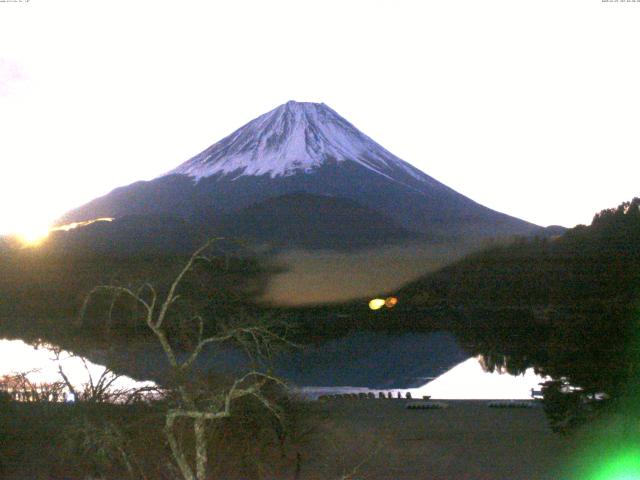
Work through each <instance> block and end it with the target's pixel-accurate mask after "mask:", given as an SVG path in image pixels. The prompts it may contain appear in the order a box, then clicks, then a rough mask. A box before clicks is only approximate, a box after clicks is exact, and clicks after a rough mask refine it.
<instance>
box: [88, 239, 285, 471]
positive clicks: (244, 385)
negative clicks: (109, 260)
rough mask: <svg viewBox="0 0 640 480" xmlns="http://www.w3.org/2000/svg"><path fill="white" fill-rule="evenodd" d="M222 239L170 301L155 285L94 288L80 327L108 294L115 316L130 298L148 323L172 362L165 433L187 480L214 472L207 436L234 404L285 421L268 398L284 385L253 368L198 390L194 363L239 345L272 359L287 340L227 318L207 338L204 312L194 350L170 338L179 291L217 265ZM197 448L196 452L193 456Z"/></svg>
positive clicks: (202, 253)
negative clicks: (188, 431)
mask: <svg viewBox="0 0 640 480" xmlns="http://www.w3.org/2000/svg"><path fill="white" fill-rule="evenodd" d="M216 240H219V239H212V240H209V241H208V242H207V243H205V244H204V245H203V246H202V247H200V248H199V249H198V250H196V251H195V252H194V253H193V255H191V257H190V258H189V260H188V261H187V262H186V264H185V265H184V266H183V268H182V269H181V270H180V271H179V273H178V274H177V276H176V277H175V278H174V280H173V282H172V283H171V285H170V287H169V289H168V292H167V294H166V296H164V298H163V299H160V298H159V294H158V292H157V291H156V289H155V288H154V286H153V285H152V284H150V283H145V284H143V285H142V286H141V287H140V288H138V289H137V290H133V289H131V288H128V287H122V286H113V285H99V286H96V287H94V288H93V289H92V290H91V292H90V293H89V294H88V295H87V297H86V298H85V301H84V303H83V306H82V309H81V312H80V316H79V322H80V325H82V321H83V318H84V316H85V312H86V310H87V307H88V305H89V302H90V301H91V298H92V297H93V296H94V295H95V294H98V293H101V292H104V293H108V294H111V295H113V298H112V302H111V306H110V313H112V312H113V305H114V302H115V300H116V298H117V297H120V296H125V297H129V298H130V299H131V300H132V301H133V302H134V303H135V304H137V305H139V306H140V307H141V309H142V311H143V318H144V322H145V323H146V325H147V327H148V328H149V330H150V331H151V332H152V333H153V335H154V336H155V338H156V339H157V341H158V342H159V344H160V345H161V347H162V350H163V352H164V355H165V357H166V359H167V361H168V362H169V365H170V367H171V370H172V373H173V376H172V379H173V385H172V387H173V388H172V389H171V391H170V397H171V398H172V400H173V402H172V403H173V404H172V405H171V406H170V407H169V408H168V409H167V411H166V413H165V427H164V432H165V435H166V438H167V441H168V444H169V447H170V449H171V453H172V455H173V459H174V461H175V463H176V465H177V467H178V469H179V471H180V474H181V475H182V477H183V478H184V479H185V480H204V479H205V478H206V477H207V471H208V463H209V459H208V453H207V452H208V448H207V447H208V441H207V431H208V428H209V427H210V425H211V424H212V422H215V421H219V420H221V419H224V418H227V417H229V416H231V410H232V405H233V404H234V402H236V401H238V400H239V399H242V398H247V397H252V398H255V399H257V400H258V401H260V402H261V403H262V405H263V406H264V407H265V408H267V409H268V410H269V411H270V412H271V413H272V414H273V415H275V416H276V417H278V418H280V415H281V412H280V409H279V407H278V405H277V404H276V403H275V402H274V401H272V400H271V399H270V398H269V397H268V396H267V395H265V393H264V389H265V387H266V386H267V385H273V384H276V385H283V384H282V382H281V381H280V380H279V379H278V378H276V377H275V376H273V375H271V374H270V373H266V372H264V371H261V370H259V369H257V368H256V369H252V370H251V371H249V372H247V373H245V374H244V375H243V376H241V377H239V378H236V379H235V380H234V381H232V382H230V383H229V385H226V386H223V387H220V388H216V389H213V390H211V389H209V391H208V390H207V389H206V388H202V385H195V384H194V382H193V378H195V377H197V375H196V372H195V369H194V364H195V363H196V360H197V359H198V357H199V355H200V354H201V353H202V351H203V349H204V348H205V347H206V346H207V345H211V344H218V345H219V344H222V343H223V342H227V341H231V340H236V341H238V342H240V343H241V344H242V345H243V346H244V347H245V349H246V351H247V352H251V353H252V354H257V355H258V356H263V355H267V356H268V354H269V352H270V351H271V346H272V345H273V344H274V343H275V342H279V341H285V339H284V338H283V336H281V335H278V334H276V333H274V331H273V330H272V329H271V328H269V326H268V325H265V324H263V322H259V321H255V322H254V323H253V324H251V325H247V322H246V321H243V322H240V323H236V324H227V323H226V322H225V321H224V319H220V321H219V322H217V323H218V324H217V330H216V332H215V334H213V335H208V336H206V335H205V322H204V319H203V317H202V315H201V314H200V313H198V312H195V313H190V314H189V316H190V318H189V322H188V324H189V325H193V326H194V332H193V337H194V339H193V342H191V343H192V346H191V348H190V350H189V351H187V352H186V354H185V353H183V352H181V351H179V350H178V349H177V348H176V347H175V346H174V345H173V344H172V341H171V339H170V336H169V335H168V333H167V323H168V321H167V319H168V318H169V312H170V311H171V309H172V307H175V306H176V303H177V302H178V300H179V299H180V298H181V295H180V294H179V293H178V290H179V287H180V285H181V283H182V282H183V280H184V279H185V277H186V276H187V275H188V273H189V272H190V271H191V270H192V269H193V268H194V266H195V265H196V263H199V262H205V263H209V262H211V257H209V256H207V255H206V251H207V250H208V249H209V248H210V247H211V245H212V243H213V242H215V241H216ZM178 422H188V423H190V424H191V426H192V428H193V438H194V442H193V446H192V447H188V445H191V443H190V442H184V441H181V437H180V436H179V435H178V432H177V428H178V425H177V424H178ZM190 449H193V451H189V450H190Z"/></svg>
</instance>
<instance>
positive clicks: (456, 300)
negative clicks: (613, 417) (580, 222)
mask: <svg viewBox="0 0 640 480" xmlns="http://www.w3.org/2000/svg"><path fill="white" fill-rule="evenodd" d="M401 294H402V295H403V298H406V299H407V301H409V302H411V304H412V305H413V306H414V307H416V308H424V309H426V310H428V309H429V308H437V307H439V308H445V309H449V310H450V315H449V318H450V320H451V328H452V329H453V330H454V331H455V332H456V334H457V336H458V338H459V339H460V341H461V342H462V343H463V346H464V347H465V348H466V349H468V351H469V352H470V353H473V354H481V355H483V356H484V359H485V361H486V364H487V366H488V367H489V368H491V369H495V368H501V369H502V368H503V369H506V370H507V371H509V372H513V373H518V372H522V371H523V370H525V369H526V368H528V367H534V368H535V369H536V371H537V372H538V373H541V374H542V375H549V376H551V377H552V378H553V379H554V380H553V381H550V382H548V383H547V384H546V386H545V388H544V396H545V402H546V405H547V411H548V414H549V418H550V420H551V421H552V423H553V425H554V427H555V428H557V429H559V430H566V429H567V428H571V427H573V426H575V425H577V424H580V423H581V422H583V421H584V420H586V419H588V418H591V417H592V416H593V415H594V414H596V413H597V412H598V411H599V410H602V409H605V408H606V407H620V403H621V402H626V401H627V400H626V399H630V398H637V395H638V393H640V392H639V391H638V386H639V382H640V376H639V374H640V370H639V368H640V199H639V198H635V199H633V200H632V201H630V202H625V203H623V204H621V205H620V206H618V207H617V208H612V209H608V210H603V211H602V212H600V213H598V214H597V215H595V217H594V219H593V222H592V224H591V225H590V226H588V227H587V226H578V227H576V228H573V229H571V230H569V231H567V232H566V233H565V234H564V235H562V236H560V237H558V238H555V239H544V238H543V239H530V240H525V239H522V240H521V241H519V242H516V243H515V244H512V245H508V246H496V247H494V248H490V249H488V250H485V251H482V252H480V253H477V254H474V255H471V256H469V257H467V258H466V259H464V260H462V261H460V262H458V263H455V264H453V265H451V266H449V267H447V268H444V269H442V270H441V271H439V272H437V273H436V274H433V275H431V276H429V277H427V278H425V279H423V280H422V281H420V282H416V283H414V284H412V285H410V286H408V287H406V288H405V289H404V291H403V292H401Z"/></svg>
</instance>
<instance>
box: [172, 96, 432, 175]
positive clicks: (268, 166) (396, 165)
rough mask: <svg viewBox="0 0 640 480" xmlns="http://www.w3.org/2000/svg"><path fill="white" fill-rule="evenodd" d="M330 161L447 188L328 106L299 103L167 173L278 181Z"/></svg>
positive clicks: (283, 107) (281, 108) (258, 120)
mask: <svg viewBox="0 0 640 480" xmlns="http://www.w3.org/2000/svg"><path fill="white" fill-rule="evenodd" d="M327 161H335V162H344V161H353V162H356V163H358V164H360V165H362V166H364V167H366V168H367V169H369V170H371V171H373V172H375V173H377V174H379V175H382V176H384V177H387V178H389V179H391V180H394V181H399V182H401V183H402V180H401V179H399V178H398V172H399V171H400V172H402V173H404V174H408V175H410V176H411V177H413V178H414V179H415V180H418V181H420V182H422V183H424V184H426V185H429V186H431V187H434V186H442V185H441V184H440V183H439V182H437V181H435V180H434V179H432V178H431V177H429V176H428V175H426V174H424V173H422V172H421V171H420V170H418V169H416V168H414V167H412V166H411V165H410V164H408V163H407V162H405V161H403V160H401V159H399V158H398V157H396V156H395V155H393V154H392V153H390V152H389V151H387V150H385V149H384V148H383V147H382V146H380V145H378V144H377V143H376V142H374V141H373V140H372V139H371V138H369V137H368V136H366V135H365V134H363V133H362V132H360V131H359V130H358V129H357V128H355V127H354V126H353V125H352V124H351V123H349V122H348V121H347V120H345V119H344V118H342V117H341V116H340V115H338V114H337V113H336V112H335V111H333V110H332V109H331V108H329V107H328V106H326V105H325V104H324V103H308V102H304V103H302V102H294V101H290V102H287V103H286V104H284V105H280V106H279V107H277V108H275V109H274V110H272V111H270V112H268V113H265V114H264V115H261V116H260V117H258V118H256V119H255V120H252V121H251V122H249V123H247V124H246V125H245V126H243V127H241V128H239V129H238V130H236V131H235V132H233V133H232V134H231V135H229V136H227V137H226V138H224V139H222V140H221V141H219V142H218V143H216V144H214V145H212V146H211V147H209V148H207V149H206V150H204V151H203V152H202V153H200V154H198V155H196V156H195V157H193V158H191V159H190V160H188V161H187V162H185V163H183V164H182V165H180V166H179V167H177V168H176V169H174V170H172V171H170V172H169V173H168V174H182V175H188V176H191V177H194V178H196V179H200V178H204V177H210V176H212V175H216V174H220V173H222V174H223V175H227V174H233V175H234V176H236V177H237V176H243V175H269V176H270V177H271V178H275V177H279V176H289V175H294V174H296V173H302V172H305V173H310V172H312V171H313V170H314V169H316V168H318V167H320V166H321V165H322V164H324V163H325V162H327Z"/></svg>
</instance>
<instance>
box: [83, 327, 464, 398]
mask: <svg viewBox="0 0 640 480" xmlns="http://www.w3.org/2000/svg"><path fill="white" fill-rule="evenodd" d="M141 348H142V349H143V350H144V351H141ZM116 351H117V353H115V352H116ZM111 355H115V356H112V357H111V360H109V364H111V365H113V366H114V367H115V368H117V369H118V370H121V371H124V372H126V373H128V374H130V375H135V376H137V377H138V378H151V379H154V380H158V381H160V382H161V381H162V378H163V376H164V374H165V373H164V372H166V370H167V368H168V367H167V363H166V359H165V358H164V354H163V352H162V351H161V350H160V348H159V347H158V346H157V345H155V344H149V345H147V346H145V347H138V348H135V349H129V350H128V349H127V348H126V347H121V348H120V349H118V350H113V351H112V353H111ZM94 356H95V357H100V355H94ZM468 357H469V354H468V353H466V352H465V351H464V350H462V349H461V348H460V347H459V346H458V344H457V342H456V340H455V337H454V336H453V335H451V334H448V333H430V334H424V333H420V334H404V335H388V334H383V333H373V332H360V333H353V334H350V335H347V336H345V337H343V338H341V339H338V340H332V341H329V342H325V343H322V344H320V345H318V346H306V347H303V348H301V349H299V350H292V351H288V352H284V353H281V354H280V355H279V356H278V357H277V359H276V361H275V372H276V374H277V375H279V376H281V377H283V378H284V379H285V380H287V381H288V382H290V383H292V384H293V385H297V386H306V385H314V386H343V385H350V386H358V387H369V388H381V389H382V388H412V387H418V386H421V385H424V384H425V383H427V382H428V381H429V380H430V379H432V378H434V377H437V376H439V375H441V374H442V373H444V372H446V371H447V370H449V369H450V368H452V367H453V366H455V365H457V364H458V363H460V362H462V361H463V360H466V359H467V358H468ZM95 360H96V361H99V362H102V363H104V362H107V358H105V357H101V358H95ZM247 364H248V362H247V359H246V357H245V356H244V354H243V353H242V352H241V351H240V350H238V349H234V348H231V347H225V348H219V347H217V348H209V349H206V348H205V350H204V351H203V353H202V355H201V356H200V358H199V362H198V367H199V368H200V369H203V370H213V371H217V372H228V373H233V372H236V373H237V372H238V371H241V370H243V369H245V368H248V367H247Z"/></svg>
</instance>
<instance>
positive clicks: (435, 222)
mask: <svg viewBox="0 0 640 480" xmlns="http://www.w3.org/2000/svg"><path fill="white" fill-rule="evenodd" d="M131 216H144V217H147V218H150V217H154V218H164V217H166V216H170V217H172V218H174V219H175V218H179V219H180V220H181V221H185V222H187V223H188V224H189V225H191V226H196V229H203V228H204V229H210V230H215V231H216V232H222V233H224V234H225V235H229V234H231V235H234V234H243V235H244V234H247V235H249V236H253V237H254V238H255V239H257V240H260V241H267V242H275V243H280V244H284V243H287V242H289V243H294V244H295V243H298V244H302V245H304V246H311V247H323V246H326V242H325V240H327V239H328V238H329V237H331V238H334V239H335V238H336V235H337V236H340V234H342V235H343V237H344V240H345V242H346V244H348V245H354V240H356V239H357V240H358V241H359V242H360V243H362V241H363V240H364V243H367V242H368V241H371V242H374V243H385V242H387V241H395V240H398V239H406V238H415V237H420V238H423V239H424V238H431V239H443V238H453V237H456V238H459V237H469V236H473V237H474V238H478V237H499V236H511V235H531V234H538V233H539V232H541V231H543V230H544V229H542V227H539V226H536V225H534V224H531V223H528V222H525V221H523V220H520V219H517V218H514V217H511V216H509V215H506V214H503V213H499V212H496V211H494V210H491V209H489V208H487V207H484V206H482V205H480V204H478V203H476V202H474V201H473V200H471V199H469V198H467V197H465V196H464V195H462V194H460V193H458V192H456V191H454V190H452V189H451V188H449V187H447V186H446V185H444V184H442V183H440V182H438V181H437V180H435V179H433V178H432V177H430V176H429V175H427V174H425V173H423V172H422V171H420V170H418V169H417V168H415V167H413V166H412V165H411V164H409V163H407V162H405V161H403V160H401V159H400V158H398V157H396V156H395V155H393V154H392V153H391V152H389V151H387V150H386V149H384V148H383V147H382V146H380V145H379V144H377V143H376V142H375V141H373V140H372V139H371V138H369V137H368V136H366V135H365V134H363V133H362V132H360V131H359V130H358V129H357V128H356V127H354V126H353V125H352V124H351V123H349V122H348V121H347V120H345V119H344V118H343V117H341V116H340V115H338V114H337V113H336V112H335V111H334V110H332V109H331V108H329V107H328V106H327V105H325V104H322V103H320V104H318V103H301V102H294V101H290V102H287V103H286V104H283V105H280V106H279V107H277V108H275V109H274V110H272V111H270V112H268V113H265V114H264V115H261V116H260V117H258V118H256V119H254V120H252V121H250V122H249V123H247V124H246V125H244V126H243V127H241V128H239V129H238V130H236V131H235V132H233V133H232V134H230V135H229V136H227V137H225V138H223V139H222V140H220V141H219V142H217V143H215V144H213V145H212V146H210V147H209V148H207V149H205V150H204V151H202V152H201V153H200V154H198V155H196V156H195V157H193V158H191V159H190V160H188V161H186V162H184V163H182V164H181V165H179V166H177V167H176V168H175V169H173V170H171V171H169V172H167V173H166V174H164V175H162V176H160V177H158V178H155V179H153V180H151V181H141V182H136V183H133V184H131V185H128V186H125V187H121V188H117V189H115V190H114V191H112V192H111V193H109V194H107V195H105V196H104V197H100V198H97V199H95V200H93V201H91V202H89V203H88V204H86V205H84V206H82V207H80V208H77V209H75V210H73V211H71V212H68V213H67V214H66V215H65V216H64V217H63V218H62V219H61V220H60V221H59V223H60V224H62V223H70V222H80V221H87V220H91V219H96V218H102V217H113V218H115V219H116V220H117V219H119V218H123V217H131ZM114 223H116V222H114ZM323 225H324V226H326V229H325V230H326V231H324V232H323V231H322V230H323V228H325V227H323ZM365 226H366V228H365ZM296 228H297V229H298V231H299V232H300V235H301V237H300V238H298V239H297V240H296V236H295V235H294V236H293V237H291V236H289V235H288V234H287V231H289V230H291V229H294V230H295V229H296ZM278 230H279V231H280V232H279V233H278ZM310 231H311V233H309V235H312V238H311V239H310V238H308V235H307V234H308V232H310ZM305 235H306V236H305ZM338 243H340V242H338ZM355 243H356V244H359V243H358V242H355Z"/></svg>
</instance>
